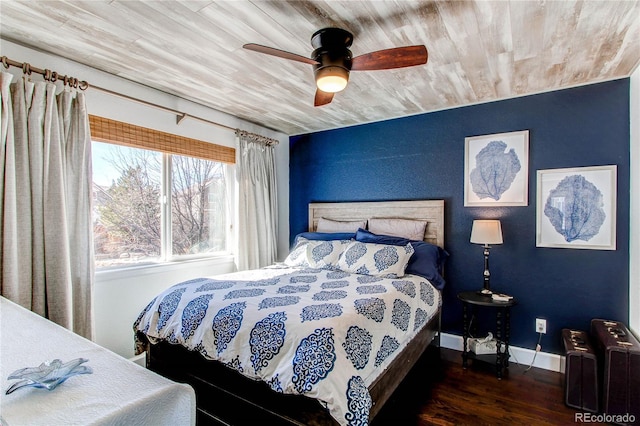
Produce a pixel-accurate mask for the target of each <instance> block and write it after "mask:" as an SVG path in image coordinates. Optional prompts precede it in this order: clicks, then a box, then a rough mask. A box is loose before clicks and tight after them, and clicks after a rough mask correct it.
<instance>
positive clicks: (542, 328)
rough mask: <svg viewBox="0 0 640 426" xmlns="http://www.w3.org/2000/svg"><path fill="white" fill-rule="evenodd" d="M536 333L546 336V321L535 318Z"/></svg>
mask: <svg viewBox="0 0 640 426" xmlns="http://www.w3.org/2000/svg"><path fill="white" fill-rule="evenodd" d="M536 333H542V334H547V320H546V319H542V318H536Z"/></svg>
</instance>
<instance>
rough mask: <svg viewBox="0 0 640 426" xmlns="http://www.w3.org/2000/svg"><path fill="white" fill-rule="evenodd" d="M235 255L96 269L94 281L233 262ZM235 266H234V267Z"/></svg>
mask: <svg viewBox="0 0 640 426" xmlns="http://www.w3.org/2000/svg"><path fill="white" fill-rule="evenodd" d="M234 261H235V257H234V256H233V255H232V254H225V255H218V256H211V257H199V258H196V259H183V260H174V261H171V262H161V263H152V264H150V263H147V264H144V265H139V266H128V267H126V268H114V269H105V270H102V271H96V281H111V280H118V279H124V278H130V277H132V276H144V275H153V274H162V273H165V272H169V271H172V272H173V271H178V270H184V269H189V268H193V267H202V266H205V265H206V266H209V265H211V266H214V265H223V264H231V263H234ZM234 268H235V267H234Z"/></svg>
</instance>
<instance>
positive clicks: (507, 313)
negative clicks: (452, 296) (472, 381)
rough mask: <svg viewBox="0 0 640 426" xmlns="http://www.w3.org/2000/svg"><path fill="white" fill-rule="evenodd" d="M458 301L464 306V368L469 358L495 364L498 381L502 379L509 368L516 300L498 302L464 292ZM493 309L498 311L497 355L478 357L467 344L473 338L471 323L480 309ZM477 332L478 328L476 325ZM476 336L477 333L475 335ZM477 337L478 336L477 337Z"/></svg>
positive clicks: (474, 293)
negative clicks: (510, 338)
mask: <svg viewBox="0 0 640 426" xmlns="http://www.w3.org/2000/svg"><path fill="white" fill-rule="evenodd" d="M458 299H460V300H461V301H462V304H463V321H464V325H463V326H464V329H463V330H464V334H463V349H462V367H463V368H467V361H468V359H469V358H471V359H478V360H481V361H487V362H495V365H496V375H497V376H498V379H502V374H503V372H504V369H505V368H509V332H510V329H511V324H510V320H511V307H512V306H514V305H515V304H517V301H516V299H511V300H509V301H506V302H501V301H496V300H493V299H492V298H491V296H486V295H483V294H479V293H478V292H476V291H464V292H461V293H458ZM479 307H480V308H482V307H486V308H493V309H495V311H496V328H495V333H494V335H495V338H496V354H495V355H493V354H487V355H476V354H474V353H472V352H469V351H468V348H467V342H468V340H469V337H471V330H470V322H471V318H472V317H476V314H477V310H478V308H479ZM473 329H474V331H475V329H476V326H475V324H474V326H473ZM474 335H475V333H474ZM476 337H477V336H476Z"/></svg>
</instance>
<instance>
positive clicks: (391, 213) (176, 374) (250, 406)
mask: <svg viewBox="0 0 640 426" xmlns="http://www.w3.org/2000/svg"><path fill="white" fill-rule="evenodd" d="M376 217H378V218H383V217H384V218H403V219H420V220H426V221H427V222H428V225H427V230H426V232H425V237H424V241H427V242H430V243H433V244H437V245H439V246H440V247H443V244H444V201H443V200H421V201H383V202H362V203H359V202H355V203H311V204H309V231H315V229H316V226H317V223H318V220H319V219H320V218H325V219H332V220H342V221H345V220H363V219H369V218H376ZM440 317H441V311H440V310H439V311H438V313H437V314H436V315H435V316H434V317H433V318H432V320H431V321H430V322H429V323H428V324H427V325H426V326H425V327H424V328H423V329H422V330H421V331H420V332H419V333H418V334H417V335H416V337H415V338H414V339H413V340H412V341H411V342H410V344H409V345H407V346H406V347H405V348H404V349H403V350H402V351H401V352H400V353H399V354H398V356H397V357H396V358H395V359H394V360H393V362H392V363H391V364H390V365H389V366H388V367H387V369H386V370H385V371H384V372H383V373H381V374H380V376H379V377H378V378H377V379H376V380H375V381H374V382H373V383H372V384H371V385H370V386H369V392H370V394H371V398H372V400H373V406H372V408H371V411H370V416H369V420H370V421H371V420H372V419H373V418H374V417H375V415H376V414H377V413H378V412H379V411H380V409H381V408H382V407H383V405H384V403H385V402H386V401H387V400H388V399H389V397H390V396H391V395H392V394H393V392H394V390H395V389H396V388H397V387H398V385H399V384H400V383H401V382H402V380H403V379H404V377H405V376H406V375H407V373H408V372H409V371H410V370H411V368H412V367H413V366H414V364H415V363H416V361H417V360H418V359H419V358H420V356H421V355H422V353H423V352H424V350H425V349H426V348H427V346H429V344H430V343H433V344H434V345H436V346H439V345H440ZM140 337H144V336H140ZM147 367H148V368H149V369H151V370H153V371H156V372H157V373H159V374H161V375H163V376H166V377H169V378H171V379H173V380H176V381H179V382H186V383H189V384H191V385H192V386H193V387H194V389H195V391H196V405H197V423H198V424H199V425H204V424H216V425H240V424H250V423H254V422H255V420H256V419H260V421H261V422H262V423H263V424H269V425H299V426H303V425H304V426H313V425H318V426H320V425H323V426H324V425H335V424H337V422H336V421H335V420H334V419H333V418H332V417H331V416H330V415H329V413H328V411H326V410H325V409H324V408H322V406H321V405H320V404H319V403H318V402H317V401H316V400H314V399H312V398H307V397H304V396H300V395H284V394H280V393H276V392H274V391H272V390H271V389H270V388H269V387H268V386H267V385H266V384H265V383H263V382H259V381H254V380H251V379H249V378H247V377H245V376H243V375H241V374H240V373H238V372H236V371H235V370H232V369H230V368H228V367H226V366H224V365H223V364H221V363H219V362H217V361H211V360H206V359H205V358H204V357H202V356H201V355H200V354H199V353H196V352H191V351H189V350H187V349H185V348H183V347H181V346H177V345H172V344H169V343H166V342H162V343H158V344H154V345H151V344H149V343H147Z"/></svg>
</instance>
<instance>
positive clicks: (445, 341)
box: [440, 333, 564, 373]
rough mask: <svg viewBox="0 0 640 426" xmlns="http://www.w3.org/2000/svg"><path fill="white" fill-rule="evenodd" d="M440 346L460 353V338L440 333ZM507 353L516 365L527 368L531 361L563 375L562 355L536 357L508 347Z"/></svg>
mask: <svg viewBox="0 0 640 426" xmlns="http://www.w3.org/2000/svg"><path fill="white" fill-rule="evenodd" d="M440 346H442V347H443V348H447V349H453V350H456V351H462V347H463V343H462V336H458V335H455V334H449V333H442V336H441V337H440ZM509 352H511V360H510V361H512V362H515V363H517V364H522V365H527V366H528V365H530V364H531V362H532V361H533V366H534V367H538V368H543V369H545V370H551V371H556V372H559V373H564V357H563V356H562V355H557V354H552V353H548V352H542V351H540V352H538V355H535V354H536V351H534V350H532V349H526V348H520V347H517V346H509ZM534 356H535V361H534Z"/></svg>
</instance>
